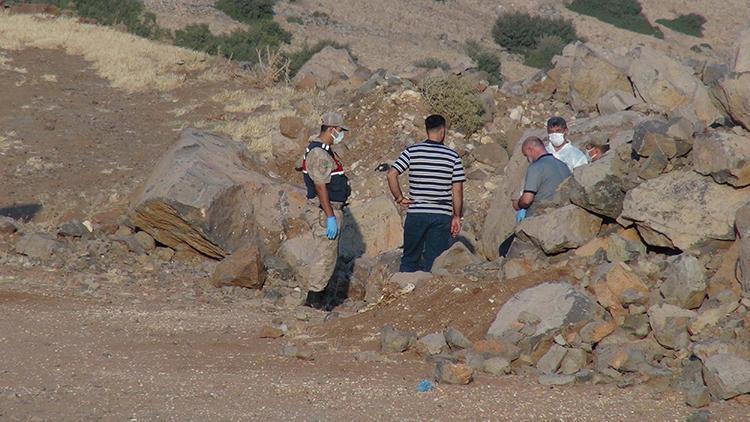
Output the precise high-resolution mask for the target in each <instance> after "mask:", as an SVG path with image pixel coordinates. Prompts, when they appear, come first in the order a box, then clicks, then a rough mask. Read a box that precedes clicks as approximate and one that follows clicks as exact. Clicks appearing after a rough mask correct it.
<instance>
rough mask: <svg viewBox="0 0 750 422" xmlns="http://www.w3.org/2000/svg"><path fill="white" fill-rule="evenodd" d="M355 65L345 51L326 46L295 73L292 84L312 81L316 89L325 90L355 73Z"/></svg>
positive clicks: (356, 67)
mask: <svg viewBox="0 0 750 422" xmlns="http://www.w3.org/2000/svg"><path fill="white" fill-rule="evenodd" d="M358 68H359V66H357V63H356V62H355V61H354V59H353V58H352V56H351V55H350V54H349V52H348V51H347V50H346V49H343V48H334V47H331V46H328V47H326V48H324V49H322V50H321V51H320V52H318V53H316V54H315V55H314V56H312V57H311V58H310V60H308V61H307V63H305V64H304V65H303V66H302V68H301V69H300V70H299V71H298V72H297V74H296V75H295V77H294V80H293V82H295V83H297V84H298V83H299V82H300V81H302V80H305V79H307V80H312V81H314V83H315V86H316V87H317V88H318V89H325V88H327V87H328V86H330V85H334V84H336V83H337V82H338V81H340V80H342V79H349V78H352V77H353V76H354V74H355V73H356V72H357V69H358Z"/></svg>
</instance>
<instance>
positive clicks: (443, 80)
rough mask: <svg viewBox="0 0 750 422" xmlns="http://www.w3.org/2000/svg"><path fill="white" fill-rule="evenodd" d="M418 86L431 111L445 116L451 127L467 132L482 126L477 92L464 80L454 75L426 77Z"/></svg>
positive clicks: (480, 104) (474, 130) (480, 107)
mask: <svg viewBox="0 0 750 422" xmlns="http://www.w3.org/2000/svg"><path fill="white" fill-rule="evenodd" d="M420 88H421V91H422V95H424V98H425V100H426V101H427V104H429V106H430V107H431V108H432V111H434V112H435V113H439V114H442V115H443V116H445V118H446V119H448V122H449V123H450V125H451V126H452V127H454V128H456V129H460V130H463V131H465V132H467V133H474V132H476V131H477V130H479V128H481V127H482V124H483V122H482V103H481V100H480V99H479V94H477V92H476V91H475V90H474V89H473V88H472V87H471V86H470V85H469V84H468V83H467V82H466V81H465V80H463V79H460V78H458V77H455V76H450V77H440V78H428V79H426V80H425V81H424V82H422V84H421V87H420Z"/></svg>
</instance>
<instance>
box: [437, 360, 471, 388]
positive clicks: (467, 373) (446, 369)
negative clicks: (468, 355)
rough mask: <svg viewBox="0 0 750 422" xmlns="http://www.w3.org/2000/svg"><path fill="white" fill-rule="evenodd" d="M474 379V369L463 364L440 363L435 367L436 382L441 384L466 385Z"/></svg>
mask: <svg viewBox="0 0 750 422" xmlns="http://www.w3.org/2000/svg"><path fill="white" fill-rule="evenodd" d="M473 379H474V369H472V368H471V367H470V366H468V365H464V364H461V363H448V362H445V361H440V362H438V363H437V365H436V366H435V380H436V381H437V382H439V383H441V384H458V385H466V384H468V383H470V382H471V381H472V380H473Z"/></svg>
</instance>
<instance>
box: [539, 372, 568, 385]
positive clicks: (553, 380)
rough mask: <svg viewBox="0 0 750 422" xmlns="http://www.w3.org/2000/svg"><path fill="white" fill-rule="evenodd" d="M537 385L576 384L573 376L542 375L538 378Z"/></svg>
mask: <svg viewBox="0 0 750 422" xmlns="http://www.w3.org/2000/svg"><path fill="white" fill-rule="evenodd" d="M538 381H539V384H541V385H545V386H562V385H570V384H573V383H575V382H576V376H575V375H555V374H544V375H540V376H539V378H538Z"/></svg>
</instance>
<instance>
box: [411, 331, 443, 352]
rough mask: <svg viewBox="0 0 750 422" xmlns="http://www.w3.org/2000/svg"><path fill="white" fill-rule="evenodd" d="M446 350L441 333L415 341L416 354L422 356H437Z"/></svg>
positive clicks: (428, 335)
mask: <svg viewBox="0 0 750 422" xmlns="http://www.w3.org/2000/svg"><path fill="white" fill-rule="evenodd" d="M447 348H448V344H447V343H446V342H445V336H444V335H443V333H432V334H427V335H426V336H424V337H422V338H420V339H419V340H417V344H416V350H417V353H419V354H420V355H423V356H429V355H437V354H440V353H442V352H443V351H444V350H445V349H447Z"/></svg>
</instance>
